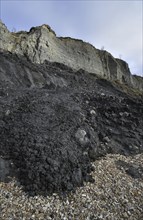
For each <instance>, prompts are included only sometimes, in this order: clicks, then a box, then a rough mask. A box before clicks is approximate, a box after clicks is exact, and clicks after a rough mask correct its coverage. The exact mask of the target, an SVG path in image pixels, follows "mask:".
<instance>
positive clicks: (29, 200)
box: [0, 154, 143, 220]
mask: <svg viewBox="0 0 143 220" xmlns="http://www.w3.org/2000/svg"><path fill="white" fill-rule="evenodd" d="M121 161H122V163H121ZM92 165H93V166H94V167H95V170H94V171H93V172H92V173H91V175H92V177H93V178H94V179H95V182H94V183H89V182H86V183H85V184H84V186H82V187H79V188H77V189H76V191H75V192H71V193H69V194H60V195H59V194H56V193H53V194H52V196H41V195H40V196H39V195H37V196H34V197H29V196H28V194H26V193H25V192H24V191H23V189H22V186H21V185H20V184H19V182H17V181H16V179H14V178H12V179H11V180H10V181H9V182H0V219H1V220H30V219H31V220H42V219H43V220H60V219H61V220H70V219H71V220H74V219H76V220H78V219H80V220H85V219H86V220H96V219H109V220H116V219H117V220H118V219H127V220H128V219H129V220H141V219H143V154H138V155H135V156H128V157H127V156H123V155H119V154H108V155H106V156H105V157H103V158H101V159H99V160H96V161H95V162H93V163H92ZM132 168H133V171H134V172H135V168H136V169H137V171H138V173H139V174H140V175H139V174H138V178H136V176H135V177H134V176H133V175H132V172H131V169H132ZM128 170H130V172H128ZM130 174H131V175H130Z"/></svg>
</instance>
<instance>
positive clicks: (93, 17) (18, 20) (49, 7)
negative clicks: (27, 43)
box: [0, 0, 143, 75]
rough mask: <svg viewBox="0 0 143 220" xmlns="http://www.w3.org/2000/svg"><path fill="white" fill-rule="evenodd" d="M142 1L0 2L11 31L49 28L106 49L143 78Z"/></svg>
mask: <svg viewBox="0 0 143 220" xmlns="http://www.w3.org/2000/svg"><path fill="white" fill-rule="evenodd" d="M142 11H143V1H142V0H128V1H127V0H120V1H118V0H112V1H109V0H104V1H103V0H100V1H97V0H84V1H82V0H72V1H70V0H65V1H62V0H53V1H49V0H43V1H42V0H33V1H31V0H15V1H14V0H0V17H1V19H2V21H3V22H4V23H5V24H6V26H7V27H8V29H9V30H12V29H13V28H15V29H16V30H17V31H19V30H29V29H30V28H31V27H32V26H38V25H42V24H44V23H45V24H48V25H50V26H51V28H52V29H53V30H54V31H55V32H56V34H57V36H70V37H74V38H79V39H82V40H84V41H86V42H90V43H91V44H93V45H94V46H95V47H96V48H99V49H100V48H101V47H102V46H104V48H105V50H107V51H109V52H110V53H112V54H113V56H115V57H118V58H119V56H121V57H122V59H123V60H125V61H127V62H128V64H129V67H130V69H131V72H132V73H133V74H139V75H143V63H142V59H143V57H142V50H143V44H142V38H143V36H142V31H143V30H142V28H143V27H142V26H143V23H142V20H143V14H142V13H143V12H142Z"/></svg>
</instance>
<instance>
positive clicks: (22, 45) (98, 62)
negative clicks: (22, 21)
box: [0, 21, 143, 91]
mask: <svg viewBox="0 0 143 220" xmlns="http://www.w3.org/2000/svg"><path fill="white" fill-rule="evenodd" d="M0 30H1V31H0V48H1V49H3V50H5V51H9V52H12V53H15V54H17V55H18V56H25V57H26V58H27V59H28V60H30V61H32V62H33V63H38V64H41V63H44V61H45V60H47V61H50V62H58V63H62V64H66V65H67V66H69V67H71V68H73V69H75V70H79V69H84V70H85V71H87V72H90V73H94V74H97V75H99V76H100V77H105V78H106V79H109V80H111V81H116V80H118V81H119V82H120V83H126V84H127V85H128V86H130V87H133V88H136V89H139V90H140V91H143V79H142V78H140V77H138V76H132V75H131V73H130V69H129V67H128V64H127V63H126V62H125V61H123V60H121V59H116V58H114V57H113V56H112V55H111V54H110V53H108V52H107V51H105V50H98V49H96V48H95V47H93V46H92V45H91V44H89V43H86V42H83V41H82V40H77V39H73V38H70V37H65V38H64V37H57V36H56V34H55V32H54V31H53V30H52V29H51V28H50V27H49V26H48V25H45V24H44V25H42V26H39V27H32V28H31V29H30V31H29V32H26V31H20V32H16V33H14V32H10V31H9V30H8V29H7V28H6V26H5V25H4V24H3V23H2V22H1V21H0Z"/></svg>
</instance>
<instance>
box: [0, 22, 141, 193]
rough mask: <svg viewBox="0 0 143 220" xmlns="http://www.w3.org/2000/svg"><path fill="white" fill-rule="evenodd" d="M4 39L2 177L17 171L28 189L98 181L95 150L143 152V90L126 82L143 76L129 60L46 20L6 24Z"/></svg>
mask: <svg viewBox="0 0 143 220" xmlns="http://www.w3.org/2000/svg"><path fill="white" fill-rule="evenodd" d="M0 40H1V45H0V46H1V49H0V141H1V142H0V170H1V171H0V181H5V180H6V181H7V178H9V177H10V176H14V177H16V179H17V180H18V182H19V183H20V184H21V185H22V186H23V189H24V190H25V191H26V192H27V193H29V195H35V194H43V195H46V194H47V193H48V194H49V193H53V192H58V193H61V192H63V191H64V192H65V191H66V192H67V191H71V190H75V189H76V187H79V186H82V185H83V184H84V182H86V181H87V182H93V181H94V180H93V178H92V176H91V175H90V174H91V171H92V170H93V167H92V163H91V162H92V161H94V160H96V159H97V158H100V157H101V156H105V155H106V154H108V153H113V154H116V153H117V154H123V155H125V156H129V155H134V154H139V153H142V152H143V141H142V140H143V132H142V127H143V120H141V117H142V112H143V94H142V92H139V91H138V90H135V89H132V88H131V87H129V85H136V88H139V85H142V84H141V82H142V78H141V77H135V76H134V77H133V76H131V75H130V71H129V69H128V66H127V64H126V63H125V62H124V61H121V60H117V59H114V58H113V57H112V56H111V55H110V54H109V53H107V52H106V51H99V50H97V49H95V48H94V47H93V46H91V45H90V44H87V43H84V42H82V41H79V40H74V39H69V38H57V37H56V35H55V33H54V32H53V31H52V30H51V29H50V27H49V26H47V25H44V26H42V27H37V28H32V29H31V30H30V32H28V33H27V32H19V33H10V32H9V31H8V30H7V29H6V27H5V26H4V25H3V24H1V35H0ZM31 61H32V62H31ZM50 61H52V62H50ZM53 61H57V62H53ZM63 63H65V64H66V65H64V64H63ZM89 64H90V65H89ZM71 67H72V68H71ZM79 68H80V70H79ZM81 68H82V69H81ZM83 69H84V70H83ZM85 70H87V71H85ZM89 72H91V73H92V74H90V73H89ZM101 76H102V77H101ZM103 77H106V78H108V79H110V80H111V81H117V80H118V81H120V82H124V83H126V85H125V84H121V83H119V82H111V81H109V80H107V79H104V78H103ZM132 82H133V83H132ZM141 88H142V87H141ZM141 175H142V173H141Z"/></svg>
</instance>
